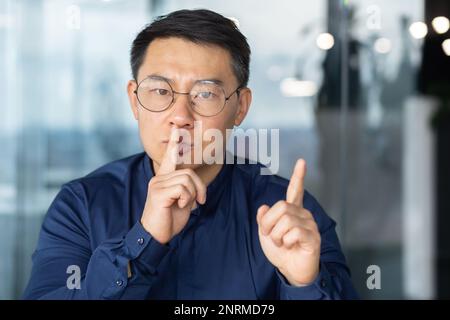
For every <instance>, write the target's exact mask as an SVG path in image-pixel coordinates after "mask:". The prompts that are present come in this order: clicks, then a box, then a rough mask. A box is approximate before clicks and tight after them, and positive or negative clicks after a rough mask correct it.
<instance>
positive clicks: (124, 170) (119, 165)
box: [62, 153, 145, 196]
mask: <svg viewBox="0 0 450 320" xmlns="http://www.w3.org/2000/svg"><path fill="white" fill-rule="evenodd" d="M144 158H145V153H138V154H135V155H132V156H129V157H126V158H122V159H119V160H115V161H112V162H109V163H107V164H105V165H103V166H101V167H99V168H97V169H96V170H94V171H92V172H90V173H88V174H87V175H85V176H84V177H81V178H77V179H74V180H72V181H69V182H67V183H66V184H64V185H63V186H62V189H71V190H73V191H74V192H75V193H76V194H80V193H81V194H83V195H84V196H89V195H92V194H95V193H96V192H97V191H99V189H102V190H106V189H111V190H118V189H121V188H123V187H124V186H125V185H126V184H127V181H128V180H129V178H130V176H131V175H132V174H133V173H134V171H136V169H139V167H140V166H141V165H142V163H143V160H144Z"/></svg>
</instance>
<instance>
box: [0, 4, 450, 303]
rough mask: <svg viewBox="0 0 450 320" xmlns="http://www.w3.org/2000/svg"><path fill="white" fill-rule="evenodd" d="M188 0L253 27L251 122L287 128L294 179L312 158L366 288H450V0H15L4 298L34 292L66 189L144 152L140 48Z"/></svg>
mask: <svg viewBox="0 0 450 320" xmlns="http://www.w3.org/2000/svg"><path fill="white" fill-rule="evenodd" d="M181 8H208V9H212V10H215V11H218V12H219V13H222V14H223V15H225V16H228V17H232V18H234V19H235V20H236V21H237V23H238V24H239V28H240V29H241V30H242V32H243V33H244V34H245V35H246V36H247V37H248V40H249V42H250V45H251V47H252V52H253V54H252V62H251V76H250V78H251V80H250V87H251V88H252V89H253V93H254V100H253V103H252V108H251V111H250V114H249V115H248V118H247V119H246V120H245V122H244V124H243V125H242V128H243V129H245V128H251V127H255V128H279V129H280V142H281V143H280V171H279V174H280V175H282V176H284V177H289V176H290V173H291V170H292V167H293V165H294V163H295V160H296V159H297V158H298V157H304V158H305V159H306V160H307V162H308V176H307V188H308V189H309V190H310V191H311V192H312V193H313V194H314V195H315V196H316V197H317V198H318V199H319V201H320V202H321V204H322V205H323V207H324V208H325V210H326V211H327V212H328V214H329V215H330V216H331V217H333V218H334V219H335V220H336V221H337V223H338V232H339V235H340V239H341V242H342V245H343V248H344V251H345V253H346V255H347V259H348V262H349V265H350V267H351V270H352V276H353V281H354V284H355V286H356V288H357V290H358V292H359V294H360V295H361V297H362V298H367V299H420V298H424V299H433V298H444V297H446V298H448V297H450V293H449V286H450V277H449V270H450V263H449V261H450V260H449V257H450V254H449V245H450V240H449V235H448V232H447V229H446V228H448V227H449V218H448V213H450V212H449V210H450V208H449V202H448V201H449V200H448V196H446V193H447V190H448V188H449V178H450V176H449V163H450V158H449V149H450V148H449V147H450V145H449V139H448V137H449V131H450V130H449V127H450V121H449V114H450V112H449V104H448V101H449V99H448V95H449V93H450V84H449V80H450V76H449V75H450V73H449V71H450V70H449V63H450V56H449V55H450V40H446V39H447V38H450V32H448V29H449V20H448V18H450V5H449V4H448V2H447V1H446V0H443V1H439V0H434V1H432V0H427V1H425V0H395V1H391V0H340V1H338V0H318V1H313V2H311V1H306V0H301V1H298V0H289V1H287V0H283V1H258V0H246V1H237V0H231V1H220V0H209V1H208V0H196V1H194V0H167V1H165V0H109V1H106V0H104V1H101V0H71V1H69V0H0V279H2V280H1V281H0V299H16V298H19V297H20V296H21V293H22V291H23V289H24V286H25V285H26V282H27V281H28V277H29V272H30V268H31V254H32V253H33V251H34V249H35V246H36V240H37V236H38V232H39V229H40V225H41V222H42V219H43V217H44V215H45V212H46V210H47V208H48V206H49V204H50V202H51V201H52V199H53V197H54V196H55V195H56V193H57V192H58V190H59V188H60V186H61V184H63V183H64V182H67V181H69V180H71V179H73V178H76V177H80V176H82V175H85V174H86V173H88V172H90V171H92V170H94V169H95V168H97V167H98V166H100V165H102V164H104V163H106V162H109V161H112V160H115V159H118V158H121V157H124V156H127V155H130V154H133V153H136V152H140V151H141V150H142V148H141V146H140V141H139V137H138V134H137V128H136V123H135V121H134V119H133V117H132V115H131V112H130V109H129V106H128V100H127V96H126V90H125V86H126V82H127V80H128V79H130V77H131V76H130V74H131V72H130V67H129V49H130V45H131V42H132V40H133V38H134V37H135V35H136V34H137V32H138V31H139V30H140V29H141V28H142V27H143V26H144V25H145V24H146V23H149V22H150V21H151V20H152V19H153V18H154V17H156V16H158V15H161V14H165V13H168V12H170V11H173V10H177V9H181ZM436 17H438V18H436ZM373 265H375V266H378V267H379V270H380V273H381V283H380V284H381V288H378V289H377V288H372V289H371V288H370V286H368V285H367V279H368V278H369V276H370V275H371V272H372V271H371V270H373V269H371V267H370V266H373Z"/></svg>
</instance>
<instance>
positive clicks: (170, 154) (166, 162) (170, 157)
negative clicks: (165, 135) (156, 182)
mask: <svg viewBox="0 0 450 320" xmlns="http://www.w3.org/2000/svg"><path fill="white" fill-rule="evenodd" d="M179 139H180V134H179V132H178V130H177V129H172V131H171V134H170V140H169V142H168V143H167V149H166V153H165V154H164V157H163V159H162V161H161V166H160V167H159V171H158V173H157V175H161V174H167V173H171V172H173V171H175V169H176V167H177V159H178V143H179Z"/></svg>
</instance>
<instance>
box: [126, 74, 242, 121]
mask: <svg viewBox="0 0 450 320" xmlns="http://www.w3.org/2000/svg"><path fill="white" fill-rule="evenodd" d="M149 78H152V77H151V76H148V77H145V78H144V79H142V80H141V81H140V82H138V81H137V80H136V79H135V80H134V81H135V82H136V83H137V87H136V90H134V91H133V93H134V94H135V95H136V98H137V100H138V102H139V104H140V105H141V107H142V108H144V109H145V110H147V111H150V112H164V111H166V110H168V109H170V108H171V107H172V106H173V104H174V101H175V94H181V95H189V107H190V108H191V109H192V111H194V112H195V113H196V114H198V115H200V116H202V117H207V118H209V117H215V116H217V115H218V114H219V113H221V112H222V111H223V109H224V108H225V105H226V104H227V101H228V100H230V98H231V96H232V95H233V94H235V93H236V94H237V96H238V97H239V91H240V90H241V89H243V88H244V86H242V85H239V86H238V87H237V88H236V89H235V90H234V91H233V92H232V93H230V95H228V97H227V96H226V93H225V89H224V88H223V87H222V86H220V85H218V86H219V87H220V89H222V91H223V94H224V96H225V100H224V102H223V106H222V107H221V108H220V110H219V111H218V112H217V113H216V114H213V115H209V116H205V115H202V114H201V113H199V112H198V111H196V110H195V109H194V108H193V107H192V104H193V103H192V99H190V97H191V92H190V91H189V92H178V91H175V90H173V88H172V86H171V85H170V82H169V81H168V80H167V79H164V78H161V79H159V80H160V81H164V82H166V83H167V84H168V86H169V88H170V90H171V92H172V94H171V96H172V101H170V103H169V104H168V105H167V107H165V108H164V109H162V110H157V111H155V110H150V109H148V108H146V107H145V106H144V105H143V104H142V103H141V100H139V95H138V90H139V86H140V85H141V83H142V82H144V81H145V80H147V79H149ZM206 81H207V80H206ZM191 90H192V89H191Z"/></svg>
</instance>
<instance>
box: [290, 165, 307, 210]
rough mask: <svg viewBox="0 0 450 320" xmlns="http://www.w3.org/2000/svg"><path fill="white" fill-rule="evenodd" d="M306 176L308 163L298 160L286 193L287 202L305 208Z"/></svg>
mask: <svg viewBox="0 0 450 320" xmlns="http://www.w3.org/2000/svg"><path fill="white" fill-rule="evenodd" d="M305 175H306V162H305V160H303V159H298V160H297V163H296V164H295V168H294V171H293V172H292V176H291V180H290V181H289V186H288V188H287V192H286V201H287V202H289V203H291V204H294V205H297V206H300V207H303V194H304V187H303V185H304V180H305Z"/></svg>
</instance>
